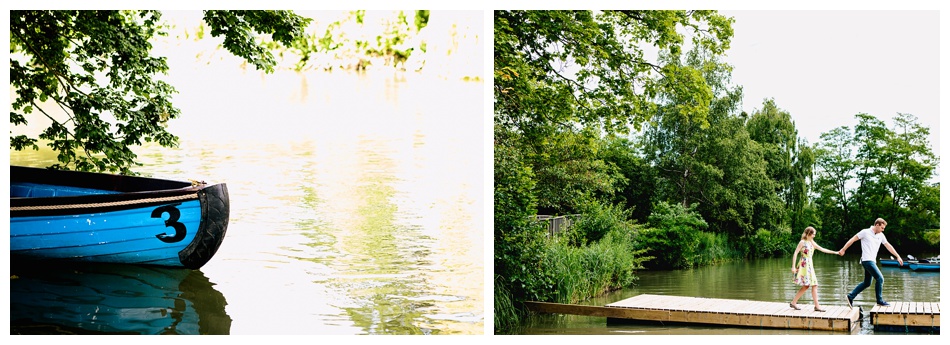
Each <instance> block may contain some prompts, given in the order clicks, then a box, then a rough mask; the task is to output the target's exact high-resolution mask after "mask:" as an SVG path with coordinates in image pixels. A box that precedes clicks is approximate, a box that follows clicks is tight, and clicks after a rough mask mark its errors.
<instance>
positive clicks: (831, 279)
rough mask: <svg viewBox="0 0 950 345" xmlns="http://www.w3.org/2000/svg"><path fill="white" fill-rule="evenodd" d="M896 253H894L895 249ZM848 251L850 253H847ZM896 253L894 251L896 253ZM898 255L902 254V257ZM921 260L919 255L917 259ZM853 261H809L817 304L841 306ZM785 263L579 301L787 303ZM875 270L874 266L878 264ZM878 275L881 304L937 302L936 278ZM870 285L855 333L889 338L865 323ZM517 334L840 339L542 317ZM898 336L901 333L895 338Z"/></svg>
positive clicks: (669, 279)
mask: <svg viewBox="0 0 950 345" xmlns="http://www.w3.org/2000/svg"><path fill="white" fill-rule="evenodd" d="M897 249H898V250H900V248H897ZM849 252H850V250H849ZM898 252H900V251H898ZM902 254H903V253H902ZM921 257H925V256H921ZM858 260H859V257H857V256H856V255H855V256H853V257H852V256H850V255H846V256H844V257H839V256H832V255H819V256H816V258H815V270H816V273H817V274H818V282H819V283H820V285H819V288H818V301H819V302H820V304H821V305H825V306H831V305H839V306H840V305H846V301H845V297H844V296H845V294H847V293H848V292H851V290H852V289H854V287H855V286H856V285H857V284H858V283H859V282H860V281H861V280H863V279H864V270H863V268H862V267H861V265H860V263H858ZM791 262H792V259H791V258H787V259H762V260H754V261H744V262H735V263H728V264H723V265H719V266H714V267H704V268H699V269H692V270H679V271H644V272H640V273H639V274H638V275H639V277H640V280H639V281H638V283H637V286H635V287H632V288H627V289H624V290H621V291H617V292H614V293H611V294H608V295H606V296H602V297H598V298H594V299H591V300H589V301H584V302H582V303H581V304H586V305H605V304H609V303H613V302H617V301H620V300H623V299H626V298H630V297H633V296H637V295H640V294H660V295H675V296H693V297H707V298H725V299H739V300H757V301H774V302H786V303H787V302H791V300H792V298H794V297H795V293H796V292H798V288H799V286H797V285H795V284H794V283H792V282H791V280H792V273H791ZM879 267H880V265H879ZM880 268H881V273H882V274H883V275H884V292H883V295H884V299H885V300H887V301H913V302H940V273H936V272H914V271H910V270H907V269H900V268H891V267H880ZM874 303H875V300H874V286H873V282H872V286H871V287H869V288H868V289H866V290H864V291H863V292H862V293H861V294H860V295H858V297H857V299H855V307H858V306H860V307H862V308H863V315H864V318H863V320H862V325H861V329H860V330H858V331H857V333H859V334H875V333H877V334H893V333H887V332H875V331H874V330H873V327H871V325H870V324H869V317H868V312H869V311H870V310H871V308H872V307H873V306H874ZM798 304H799V306H802V307H803V309H810V308H812V307H813V302H812V297H811V291H810V290H809V291H807V292H806V293H805V295H804V296H802V297H801V298H800V299H799V301H798ZM520 333H523V334H588V335H589V334H652V335H660V334H680V335H702V334H726V335H744V334H765V335H775V334H841V333H840V332H837V333H836V332H824V331H808V330H785V329H775V330H773V329H755V328H738V327H718V326H697V325H685V326H682V325H677V326H671V325H665V326H658V325H630V324H624V325H614V324H611V325H607V323H606V318H603V317H587V316H576V315H544V316H536V317H533V318H532V319H531V320H530V322H529V323H528V324H527V325H525V328H524V329H523V330H522V331H521V332H520ZM901 334H903V333H901Z"/></svg>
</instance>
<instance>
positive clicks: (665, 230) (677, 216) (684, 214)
mask: <svg viewBox="0 0 950 345" xmlns="http://www.w3.org/2000/svg"><path fill="white" fill-rule="evenodd" d="M649 225H650V228H649V229H645V230H644V231H642V232H641V235H642V236H641V239H640V241H639V243H638V248H643V249H646V253H647V254H648V255H652V256H655V257H656V260H653V261H650V262H648V263H647V266H648V267H650V268H659V269H671V268H690V267H695V266H698V265H699V263H700V261H701V260H700V256H701V255H700V250H701V248H700V243H701V239H703V238H705V235H703V232H702V230H703V229H705V228H706V227H707V226H708V225H707V224H706V221H705V220H703V218H702V216H700V215H699V213H698V212H696V205H695V204H694V205H691V206H690V207H689V208H687V207H683V206H682V205H679V204H673V205H670V204H669V203H667V202H665V201H664V202H660V203H658V204H657V205H656V206H654V207H653V213H652V214H650V217H649ZM706 241H707V242H706V243H707V244H713V243H715V241H716V239H715V238H713V239H707V240H706ZM703 255H705V254H703Z"/></svg>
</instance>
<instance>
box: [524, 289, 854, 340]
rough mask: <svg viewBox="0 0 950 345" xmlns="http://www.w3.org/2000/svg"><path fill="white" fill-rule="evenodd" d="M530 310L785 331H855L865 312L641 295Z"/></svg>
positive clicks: (537, 304) (545, 305)
mask: <svg viewBox="0 0 950 345" xmlns="http://www.w3.org/2000/svg"><path fill="white" fill-rule="evenodd" d="M525 304H526V306H527V307H528V309H529V310H533V311H536V312H542V313H558V314H572V315H587V316H599V317H607V318H608V319H626V320H638V321H647V322H660V323H687V324H689V323H692V324H706V325H722V326H738V327H755V328H785V329H808V330H830V331H843V332H854V331H856V330H857V329H858V328H859V327H860V324H861V323H860V321H859V320H860V318H861V311H860V309H859V308H857V307H855V308H854V309H851V308H849V307H848V306H831V305H826V306H822V307H823V308H824V309H825V310H826V311H825V312H816V311H814V310H813V308H814V306H813V305H812V304H810V303H809V304H802V303H800V304H799V308H801V310H795V309H792V308H790V307H789V306H788V302H762V301H749V300H732V299H718V298H702V297H682V296H663V295H649V294H644V295H639V296H635V297H631V298H628V299H625V300H622V301H619V302H615V303H610V304H608V305H606V306H603V307H600V306H585V305H573V304H559V303H546V302H525Z"/></svg>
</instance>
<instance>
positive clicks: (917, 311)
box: [871, 302, 940, 333]
mask: <svg viewBox="0 0 950 345" xmlns="http://www.w3.org/2000/svg"><path fill="white" fill-rule="evenodd" d="M890 304H891V305H890V306H889V307H882V306H874V308H871V325H873V326H874V329H876V330H877V329H880V330H886V331H896V332H920V331H923V332H938V333H939V332H940V303H939V302H890Z"/></svg>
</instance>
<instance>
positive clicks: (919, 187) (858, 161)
mask: <svg viewBox="0 0 950 345" xmlns="http://www.w3.org/2000/svg"><path fill="white" fill-rule="evenodd" d="M855 117H856V118H857V119H858V124H857V125H856V126H855V127H854V133H851V132H849V130H848V128H847V127H840V128H836V129H834V130H832V131H831V132H828V133H823V134H822V136H821V137H822V142H821V143H819V144H818V146H817V148H816V162H817V167H818V178H817V179H816V183H815V193H816V194H817V199H816V204H817V205H818V210H819V212H820V213H821V214H822V216H823V218H824V219H825V220H826V224H829V225H832V224H833V225H834V226H833V227H832V230H833V231H832V234H835V235H836V236H837V237H838V238H839V240H841V239H847V237H850V236H851V235H853V234H854V233H855V232H856V231H857V230H859V229H861V228H865V227H867V226H869V224H870V223H871V222H872V221H873V220H874V219H876V218H878V217H881V218H884V219H886V220H887V221H888V232H889V234H890V235H889V236H888V239H889V240H890V241H892V242H894V243H895V245H897V246H900V247H904V248H914V247H916V249H925V250H928V249H934V246H933V243H932V242H931V241H928V240H927V238H926V236H927V235H926V233H927V232H928V231H931V230H933V229H938V228H939V208H940V207H939V204H940V201H939V200H940V198H939V193H938V191H939V184H931V183H929V182H928V180H930V179H931V178H932V177H933V174H934V171H935V169H936V165H937V157H936V156H935V155H934V154H933V152H932V151H931V149H930V143H929V142H928V141H927V139H926V138H927V136H928V135H929V129H928V128H925V127H923V126H920V125H919V124H918V123H917V121H916V118H915V117H914V116H913V115H909V114H898V115H897V116H896V117H895V118H894V126H893V127H891V128H888V127H887V126H886V125H885V123H884V121H881V120H880V119H878V118H877V117H874V116H872V115H868V114H857V115H855Z"/></svg>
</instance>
